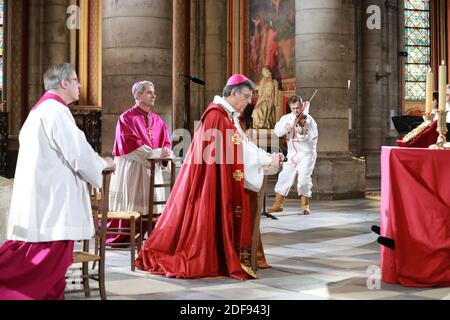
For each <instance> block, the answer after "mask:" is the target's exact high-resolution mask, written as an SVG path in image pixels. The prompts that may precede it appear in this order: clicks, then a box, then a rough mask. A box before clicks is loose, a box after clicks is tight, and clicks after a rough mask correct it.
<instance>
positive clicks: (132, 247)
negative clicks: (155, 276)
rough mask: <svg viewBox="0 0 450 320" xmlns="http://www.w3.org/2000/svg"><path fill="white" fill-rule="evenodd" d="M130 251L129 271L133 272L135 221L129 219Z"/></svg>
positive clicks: (132, 218)
mask: <svg viewBox="0 0 450 320" xmlns="http://www.w3.org/2000/svg"><path fill="white" fill-rule="evenodd" d="M130 251H131V254H130V256H131V271H134V260H135V259H136V220H135V219H134V217H131V218H130Z"/></svg>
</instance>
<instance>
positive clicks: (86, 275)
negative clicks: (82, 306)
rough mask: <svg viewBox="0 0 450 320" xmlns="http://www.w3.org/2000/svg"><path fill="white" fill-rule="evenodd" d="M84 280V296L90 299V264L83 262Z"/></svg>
mask: <svg viewBox="0 0 450 320" xmlns="http://www.w3.org/2000/svg"><path fill="white" fill-rule="evenodd" d="M82 279H83V290H84V296H85V297H86V298H88V297H90V296H91V288H90V287H89V262H83V267H82Z"/></svg>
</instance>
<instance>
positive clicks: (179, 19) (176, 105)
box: [172, 0, 189, 129]
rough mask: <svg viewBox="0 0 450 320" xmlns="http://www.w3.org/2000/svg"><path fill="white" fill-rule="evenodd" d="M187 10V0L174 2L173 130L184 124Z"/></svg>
mask: <svg viewBox="0 0 450 320" xmlns="http://www.w3.org/2000/svg"><path fill="white" fill-rule="evenodd" d="M185 10H186V0H174V1H173V46H172V47H173V93H172V95H173V111H172V113H173V114H172V116H173V128H174V129H178V128H183V124H184V103H185V99H184V79H183V78H182V77H180V76H179V75H180V74H184V73H185V61H184V60H185V55H184V53H185V16H186V15H185ZM188 45H189V44H188Z"/></svg>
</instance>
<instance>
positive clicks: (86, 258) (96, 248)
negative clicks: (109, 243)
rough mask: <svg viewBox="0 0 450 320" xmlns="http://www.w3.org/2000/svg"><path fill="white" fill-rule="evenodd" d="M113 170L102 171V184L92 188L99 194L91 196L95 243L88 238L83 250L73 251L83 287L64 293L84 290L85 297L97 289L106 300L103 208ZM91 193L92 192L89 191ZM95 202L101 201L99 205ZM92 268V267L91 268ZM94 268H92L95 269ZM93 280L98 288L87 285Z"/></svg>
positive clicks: (105, 205) (95, 193) (74, 262)
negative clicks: (79, 264)
mask: <svg viewBox="0 0 450 320" xmlns="http://www.w3.org/2000/svg"><path fill="white" fill-rule="evenodd" d="M112 172H113V170H105V171H103V184H102V186H103V187H102V188H100V189H95V188H94V189H92V188H91V187H90V190H91V191H93V194H94V195H97V194H100V195H101V199H99V197H96V196H94V197H93V198H92V201H93V203H92V205H93V210H92V211H93V219H94V228H95V235H94V239H95V245H92V246H91V245H90V240H84V241H83V250H82V251H74V253H73V264H78V263H81V264H82V268H81V271H82V273H81V283H82V284H83V289H75V290H68V291H66V293H68V294H70V293H77V292H84V295H85V296H86V297H90V296H91V291H94V290H99V291H100V297H101V299H102V300H106V290H105V242H106V222H107V211H106V210H103V208H107V207H108V204H107V202H108V194H109V179H110V178H111V174H112ZM91 194H92V193H91ZM97 202H101V205H99V204H98V203H97ZM89 263H92V264H93V266H95V265H97V268H95V269H96V272H93V273H90V272H89V269H90V268H89ZM93 269H94V268H93ZM95 269H94V270H95ZM90 279H91V280H95V281H97V282H98V288H91V287H90V286H89V280H90Z"/></svg>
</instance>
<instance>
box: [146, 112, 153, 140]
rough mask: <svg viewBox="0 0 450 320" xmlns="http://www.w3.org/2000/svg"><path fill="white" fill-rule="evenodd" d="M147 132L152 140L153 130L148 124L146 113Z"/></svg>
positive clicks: (148, 117)
mask: <svg viewBox="0 0 450 320" xmlns="http://www.w3.org/2000/svg"><path fill="white" fill-rule="evenodd" d="M147 134H148V137H149V139H150V141H152V140H153V131H152V128H151V125H150V114H148V115H147Z"/></svg>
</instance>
